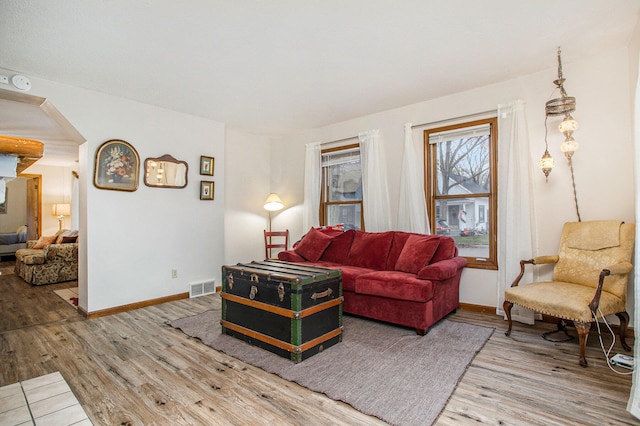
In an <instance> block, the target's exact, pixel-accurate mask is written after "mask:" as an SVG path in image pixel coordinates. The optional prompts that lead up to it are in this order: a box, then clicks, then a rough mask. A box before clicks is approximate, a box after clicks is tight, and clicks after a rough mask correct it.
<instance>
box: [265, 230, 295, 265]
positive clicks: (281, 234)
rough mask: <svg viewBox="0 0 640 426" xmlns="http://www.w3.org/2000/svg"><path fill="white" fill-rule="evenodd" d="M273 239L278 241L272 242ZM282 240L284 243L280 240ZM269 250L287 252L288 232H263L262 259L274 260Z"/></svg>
mask: <svg viewBox="0 0 640 426" xmlns="http://www.w3.org/2000/svg"><path fill="white" fill-rule="evenodd" d="M273 237H276V238H277V239H279V240H280V241H279V242H277V243H274V242H273ZM283 238H284V241H283V240H282V239H283ZM271 249H283V250H289V230H288V229H287V230H286V231H267V230H265V231H264V258H265V259H275V258H272V257H271Z"/></svg>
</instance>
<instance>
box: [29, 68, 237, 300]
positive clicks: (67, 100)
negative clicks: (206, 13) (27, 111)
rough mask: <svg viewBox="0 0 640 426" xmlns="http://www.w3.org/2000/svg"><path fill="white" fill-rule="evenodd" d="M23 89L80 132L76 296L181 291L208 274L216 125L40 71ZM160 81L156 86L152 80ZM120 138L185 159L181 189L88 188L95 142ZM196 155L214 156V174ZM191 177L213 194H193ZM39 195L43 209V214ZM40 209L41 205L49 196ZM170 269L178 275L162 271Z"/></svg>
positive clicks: (216, 272)
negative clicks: (207, 183)
mask: <svg viewBox="0 0 640 426" xmlns="http://www.w3.org/2000/svg"><path fill="white" fill-rule="evenodd" d="M31 81H32V90H31V92H30V93H31V94H33V95H36V96H42V97H46V98H48V99H49V100H50V101H51V102H52V103H53V105H55V106H56V108H57V109H58V110H59V111H60V112H61V113H62V114H63V115H64V116H65V117H66V118H67V119H68V120H69V122H70V123H71V124H73V125H74V126H75V127H76V129H77V130H78V131H79V132H80V133H81V134H82V135H83V136H84V137H85V138H86V140H87V142H86V143H85V144H83V145H82V146H81V149H80V154H81V156H80V164H79V172H80V194H81V200H80V201H81V202H80V205H81V207H80V240H79V241H80V264H79V269H80V271H79V279H78V283H79V287H80V298H79V299H80V300H79V304H80V306H81V307H82V308H83V309H85V310H87V311H88V312H94V311H98V310H101V309H106V308H110V307H114V306H121V305H125V304H129V303H135V302H139V301H144V300H149V299H154V298H160V297H164V296H169V295H174V294H179V293H183V292H186V291H188V284H189V282H192V281H198V280H202V279H208V278H215V279H216V284H217V285H220V268H221V265H222V263H223V244H224V228H223V222H224V199H225V179H224V169H225V156H224V154H225V152H224V125H223V124H221V123H218V122H214V121H211V120H207V119H203V118H199V117H194V116H190V115H186V114H182V113H178V112H173V111H169V110H166V109H162V108H157V107H153V106H149V105H146V104H142V103H138V102H134V101H129V100H126V99H122V98H117V97H113V96H108V95H105V94H102V93H98V92H93V91H88V90H84V89H80V88H77V87H73V86H68V85H62V84H58V83H55V82H51V81H48V80H43V79H39V78H31ZM159 90H161V89H159ZM109 139H123V140H125V141H127V142H129V143H130V144H132V145H133V147H134V148H135V149H136V150H137V151H138V155H139V156H140V162H141V165H142V163H143V162H144V159H145V158H148V157H158V156H161V155H163V154H171V155H173V156H174V157H175V158H177V159H179V160H185V161H187V163H188V164H189V172H188V185H187V187H186V188H184V189H161V188H150V187H147V186H145V185H144V184H143V183H142V173H141V175H140V176H141V178H140V179H141V180H140V183H139V186H138V190H137V191H135V192H122V191H109V190H101V189H97V188H96V187H95V186H94V185H93V170H94V167H93V162H94V158H95V153H96V150H97V149H98V147H99V146H100V145H101V144H102V143H103V142H105V141H107V140H109ZM200 155H207V156H212V157H215V165H216V167H215V175H214V176H213V177H211V176H200V175H199V170H200V167H199V162H200ZM200 180H213V181H214V182H215V200H214V201H202V200H200V199H199V192H200V186H199V183H200ZM46 208H47V207H46V205H43V215H44V216H46V215H47V211H46ZM49 209H50V206H49ZM172 269H177V271H178V277H177V278H172V277H171V270H172Z"/></svg>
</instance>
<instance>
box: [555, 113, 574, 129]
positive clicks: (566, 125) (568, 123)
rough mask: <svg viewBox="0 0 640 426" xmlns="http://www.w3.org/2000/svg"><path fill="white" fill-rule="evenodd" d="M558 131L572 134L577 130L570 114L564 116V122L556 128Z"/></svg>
mask: <svg viewBox="0 0 640 426" xmlns="http://www.w3.org/2000/svg"><path fill="white" fill-rule="evenodd" d="M558 129H559V130H560V131H561V132H562V133H565V132H573V131H575V130H577V129H578V122H577V121H576V120H574V119H573V117H572V116H571V114H567V115H565V116H564V120H562V123H560V125H559V126H558Z"/></svg>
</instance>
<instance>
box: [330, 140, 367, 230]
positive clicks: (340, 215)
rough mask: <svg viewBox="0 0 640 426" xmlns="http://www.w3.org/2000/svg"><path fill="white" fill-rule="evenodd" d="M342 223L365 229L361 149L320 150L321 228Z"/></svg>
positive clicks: (351, 227)
mask: <svg viewBox="0 0 640 426" xmlns="http://www.w3.org/2000/svg"><path fill="white" fill-rule="evenodd" d="M337 224H344V228H345V229H362V230H364V221H363V211H362V168H361V162H360V147H359V146H358V145H357V144H355V145H348V146H343V147H337V148H330V149H324V150H322V188H321V191H320V225H325V226H327V225H337Z"/></svg>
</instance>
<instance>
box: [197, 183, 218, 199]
mask: <svg viewBox="0 0 640 426" xmlns="http://www.w3.org/2000/svg"><path fill="white" fill-rule="evenodd" d="M214 184H215V182H207V181H204V180H202V181H200V199H201V200H213V190H214V188H215V187H214Z"/></svg>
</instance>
